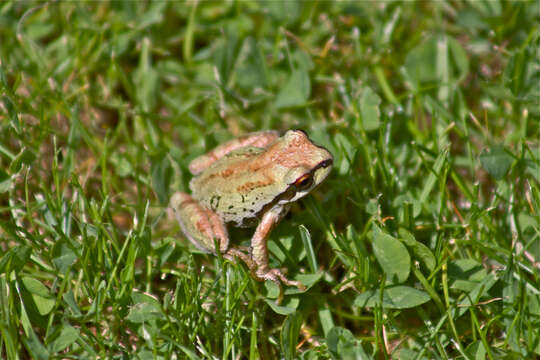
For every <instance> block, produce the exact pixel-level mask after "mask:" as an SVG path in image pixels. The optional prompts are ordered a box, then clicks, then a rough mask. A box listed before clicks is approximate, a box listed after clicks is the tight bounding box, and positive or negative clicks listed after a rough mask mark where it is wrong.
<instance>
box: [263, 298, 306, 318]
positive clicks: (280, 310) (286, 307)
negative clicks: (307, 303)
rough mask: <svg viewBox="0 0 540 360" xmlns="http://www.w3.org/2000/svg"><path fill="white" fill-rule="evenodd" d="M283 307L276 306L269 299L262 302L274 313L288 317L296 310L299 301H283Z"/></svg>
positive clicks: (291, 299)
mask: <svg viewBox="0 0 540 360" xmlns="http://www.w3.org/2000/svg"><path fill="white" fill-rule="evenodd" d="M285 300H286V301H285V302H284V304H283V305H278V304H276V303H275V302H274V301H272V300H270V299H265V300H264V301H265V302H266V303H267V304H268V306H270V308H272V310H274V312H275V313H277V314H280V315H290V314H292V313H294V312H295V311H296V309H297V308H298V304H300V300H299V299H298V298H297V297H292V298H289V299H285Z"/></svg>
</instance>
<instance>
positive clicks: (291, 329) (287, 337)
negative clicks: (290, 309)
mask: <svg viewBox="0 0 540 360" xmlns="http://www.w3.org/2000/svg"><path fill="white" fill-rule="evenodd" d="M301 326H302V314H300V313H299V312H294V313H292V314H290V315H289V316H287V318H286V319H285V322H284V323H283V326H282V327H281V333H280V339H281V349H282V350H283V354H284V355H285V359H295V357H296V345H297V344H298V335H299V334H300V327H301Z"/></svg>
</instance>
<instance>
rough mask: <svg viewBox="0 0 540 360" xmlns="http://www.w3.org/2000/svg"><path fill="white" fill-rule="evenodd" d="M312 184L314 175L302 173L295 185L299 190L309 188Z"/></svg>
mask: <svg viewBox="0 0 540 360" xmlns="http://www.w3.org/2000/svg"><path fill="white" fill-rule="evenodd" d="M311 184H313V176H311V174H305V175H302V176H300V177H299V178H298V179H296V181H295V182H294V185H295V186H296V188H297V189H298V190H305V189H307V188H309V187H310V186H311Z"/></svg>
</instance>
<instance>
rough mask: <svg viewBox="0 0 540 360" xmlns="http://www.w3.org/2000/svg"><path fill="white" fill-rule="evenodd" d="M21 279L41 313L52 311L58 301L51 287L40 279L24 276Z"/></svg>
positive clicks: (45, 313)
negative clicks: (51, 291)
mask: <svg viewBox="0 0 540 360" xmlns="http://www.w3.org/2000/svg"><path fill="white" fill-rule="evenodd" d="M21 280H22V283H23V284H24V287H25V288H26V290H27V291H28V292H29V293H30V294H31V296H32V300H33V301H34V304H35V305H36V308H37V310H38V312H39V314H40V315H47V314H48V313H49V312H51V310H52V309H53V308H54V305H55V303H56V301H55V298H54V297H53V296H52V295H51V293H50V291H49V289H48V288H47V287H46V286H45V285H43V284H42V283H41V282H40V281H39V280H36V279H34V278H31V277H23V278H22V279H21Z"/></svg>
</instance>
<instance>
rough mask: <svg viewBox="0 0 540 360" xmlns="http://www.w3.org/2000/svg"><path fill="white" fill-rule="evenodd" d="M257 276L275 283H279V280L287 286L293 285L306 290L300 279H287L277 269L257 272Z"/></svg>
mask: <svg viewBox="0 0 540 360" xmlns="http://www.w3.org/2000/svg"><path fill="white" fill-rule="evenodd" d="M257 276H258V277H259V278H261V279H264V280H271V281H273V282H275V283H277V284H278V285H280V283H279V282H280V281H281V283H283V284H285V285H287V286H295V287H297V288H298V289H300V290H302V291H304V290H306V287H305V286H304V284H302V283H301V282H300V281H296V280H289V279H287V277H286V276H285V275H284V274H283V273H282V272H281V270H279V269H270V270H268V271H266V272H265V273H260V272H258V273H257Z"/></svg>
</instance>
